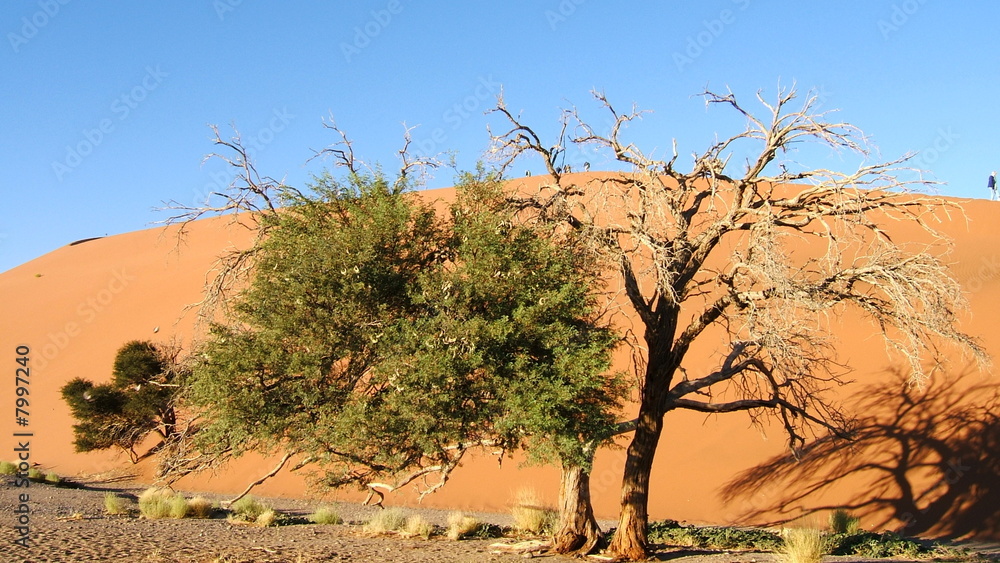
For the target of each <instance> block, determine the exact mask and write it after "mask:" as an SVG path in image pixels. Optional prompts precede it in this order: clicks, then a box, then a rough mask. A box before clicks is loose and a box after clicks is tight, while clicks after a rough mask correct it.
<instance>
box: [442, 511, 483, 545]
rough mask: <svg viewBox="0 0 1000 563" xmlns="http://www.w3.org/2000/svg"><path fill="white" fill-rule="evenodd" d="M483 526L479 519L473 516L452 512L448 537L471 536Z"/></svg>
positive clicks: (457, 538)
mask: <svg viewBox="0 0 1000 563" xmlns="http://www.w3.org/2000/svg"><path fill="white" fill-rule="evenodd" d="M481 526H482V524H480V522H479V520H476V519H475V518H473V517H472V516H466V515H465V514H462V513H461V512H452V513H451V514H449V515H448V539H451V540H460V539H462V538H465V537H468V536H471V535H473V534H475V533H476V532H477V531H479V528H480V527H481Z"/></svg>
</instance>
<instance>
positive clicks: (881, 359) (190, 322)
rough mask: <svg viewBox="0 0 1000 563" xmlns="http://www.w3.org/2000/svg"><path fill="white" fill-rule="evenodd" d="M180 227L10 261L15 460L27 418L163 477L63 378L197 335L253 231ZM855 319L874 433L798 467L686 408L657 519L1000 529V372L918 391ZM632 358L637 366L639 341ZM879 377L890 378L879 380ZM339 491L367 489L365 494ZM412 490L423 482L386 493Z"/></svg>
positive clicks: (5, 453) (457, 494) (997, 534)
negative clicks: (68, 389)
mask: <svg viewBox="0 0 1000 563" xmlns="http://www.w3.org/2000/svg"><path fill="white" fill-rule="evenodd" d="M580 176H581V177H582V176H583V175H580ZM581 179H582V178H581ZM538 181H540V178H524V179H520V180H518V183H525V184H529V183H534V182H538ZM450 195H451V192H450V191H448V190H443V191H437V192H428V196H429V197H441V198H445V199H447V198H448V197H450ZM963 204H964V206H965V210H966V213H967V216H968V220H967V221H966V219H965V218H961V219H960V218H955V219H954V220H953V221H952V222H949V223H946V224H942V225H940V228H941V230H942V231H943V232H945V233H947V234H948V235H950V236H951V237H953V238H954V240H955V243H956V249H955V252H954V254H953V255H952V256H951V257H950V260H952V261H953V262H954V266H953V271H954V274H955V276H956V277H957V278H958V279H959V281H960V282H962V284H963V287H964V288H965V289H966V290H967V291H968V293H969V299H970V302H971V306H972V314H971V315H970V316H969V318H968V319H967V321H966V326H965V328H966V330H967V331H968V332H970V333H971V334H973V335H976V336H978V337H980V338H981V339H982V340H983V342H984V344H985V346H986V347H987V349H988V350H990V351H1000V339H998V331H1000V318H998V317H997V315H995V313H994V307H995V306H996V304H997V303H1000V251H998V250H996V246H995V245H996V242H997V241H1000V221H998V220H997V219H998V218H1000V204H998V203H991V202H987V201H967V202H963ZM175 232H176V229H174V228H157V229H149V230H144V231H137V232H133V233H126V234H122V235H117V236H111V237H106V238H100V239H94V240H87V241H82V242H80V243H78V244H74V245H69V246H66V247H63V248H60V249H58V250H56V251H54V252H51V253H49V254H46V255H44V256H41V257H39V258H37V259H35V260H32V261H31V262H28V263H26V264H23V265H21V266H19V267H17V268H14V269H12V270H10V271H7V272H5V273H3V274H0V312H2V315H3V324H2V325H0V362H3V364H4V365H6V366H7V369H8V371H7V373H8V377H7V378H6V380H5V383H3V384H2V385H0V405H2V406H3V408H2V409H0V410H3V411H4V412H5V413H6V414H5V415H3V416H4V422H3V423H2V425H0V428H2V429H3V430H2V433H0V459H11V460H13V459H14V458H15V457H16V453H15V451H14V449H15V448H16V447H17V445H18V442H19V441H23V439H24V438H18V437H15V436H14V433H15V432H19V431H23V432H30V433H31V434H32V436H31V437H30V450H31V451H30V457H31V461H32V462H34V463H40V464H42V465H43V466H44V467H45V468H46V469H51V470H54V471H56V472H58V473H60V474H62V475H67V476H76V475H85V474H94V473H100V472H105V471H111V470H121V469H126V470H129V471H134V472H136V473H137V474H138V475H139V476H140V477H142V478H145V479H149V478H150V474H151V469H150V467H149V466H148V465H149V464H148V462H144V463H141V464H140V465H139V466H136V467H134V468H133V467H132V466H131V464H130V463H129V462H128V459H127V458H126V457H124V456H121V455H117V454H114V453H110V452H101V453H90V454H78V453H75V452H74V451H73V447H72V429H71V425H72V423H73V421H72V419H71V418H70V416H69V413H68V410H67V408H66V406H65V405H64V404H63V402H62V400H61V399H60V397H59V388H60V387H61V386H62V385H63V384H64V383H65V382H66V381H68V380H69V379H71V378H73V377H77V376H80V377H85V378H89V379H92V380H96V381H104V380H106V379H108V378H109V377H110V369H111V363H112V360H113V357H114V354H115V352H116V350H117V349H118V347H119V346H120V345H121V344H122V343H124V342H125V341H127V340H131V339H151V340H154V341H160V342H166V341H169V340H171V339H177V340H178V341H179V342H180V343H182V344H183V345H184V346H185V347H187V346H190V344H191V341H192V338H193V337H194V336H195V335H194V334H193V326H194V313H193V312H189V313H187V314H184V312H183V311H184V307H185V306H186V305H188V304H191V303H194V302H196V301H198V299H199V297H200V294H201V289H202V287H203V283H204V280H205V277H206V273H207V272H208V271H209V269H210V268H211V266H212V264H213V262H214V260H215V259H216V257H217V256H218V255H219V254H220V253H221V252H222V251H223V250H225V249H226V248H227V247H231V246H234V245H245V244H247V243H248V241H249V240H250V234H249V233H248V232H247V231H246V230H244V229H242V228H240V227H238V226H234V225H233V224H231V223H230V222H229V221H228V219H225V218H214V219H208V220H204V221H200V222H198V223H196V224H194V225H193V226H192V228H191V232H190V236H189V237H188V239H187V242H186V244H182V245H180V246H179V247H178V246H177V244H176V237H175V236H174V234H175ZM904 235H906V236H910V235H912V236H916V235H915V233H912V232H911V233H904ZM839 332H840V336H841V338H842V347H841V356H842V359H843V360H845V361H847V362H849V363H850V364H851V366H852V367H853V368H855V370H856V371H855V373H854V374H853V377H854V378H855V379H856V380H857V381H856V382H855V383H852V384H851V385H849V386H847V387H846V388H845V389H844V390H843V396H844V397H845V398H847V399H846V400H847V402H848V403H849V404H852V405H860V407H859V412H860V414H862V415H863V417H862V418H863V420H862V422H863V423H864V425H865V426H864V427H863V430H864V431H865V432H864V434H863V436H864V440H863V441H862V442H861V443H859V444H858V445H857V447H856V448H855V449H854V450H850V449H840V448H837V447H832V446H831V447H829V448H827V449H828V450H829V451H827V450H824V453H826V454H827V457H826V458H825V459H827V460H828V461H826V462H824V463H816V462H815V459H816V458H810V457H808V456H807V457H806V459H805V460H804V461H803V462H802V463H797V464H795V463H791V464H790V463H787V460H784V459H782V456H783V455H784V453H785V442H784V437H783V435H782V433H781V431H780V429H779V428H777V427H773V428H764V429H759V428H755V427H753V426H751V425H750V424H749V421H748V419H747V418H746V417H745V416H742V415H738V414H737V415H726V416H722V417H706V416H704V415H700V414H695V413H687V412H676V413H671V414H668V419H667V426H666V430H665V431H664V437H663V440H662V443H661V445H660V449H659V451H658V452H657V462H656V465H655V469H654V477H653V483H652V494H651V497H650V514H651V516H652V517H653V518H674V519H677V520H688V521H693V522H703V523H733V522H744V523H768V522H774V521H777V520H784V519H789V518H794V517H799V516H804V517H805V518H807V520H808V519H810V518H811V519H812V521H813V522H816V523H821V522H823V521H825V517H826V510H827V508H829V507H836V506H851V507H854V510H855V512H857V513H858V514H861V515H863V516H864V518H863V521H862V523H863V525H865V526H868V527H877V528H883V527H890V528H902V527H905V528H906V530H907V531H908V532H919V533H924V534H930V535H970V536H978V537H984V538H993V539H1000V515H998V510H1000V509H998V508H997V507H1000V462H998V461H997V459H996V458H995V455H996V452H997V451H1000V447H998V446H1000V425H998V424H997V420H996V419H995V417H996V416H997V413H998V412H1000V411H997V410H996V407H997V406H998V405H1000V402H997V401H996V399H997V396H998V395H1000V381H997V380H995V379H994V378H992V377H991V376H990V375H989V374H982V373H979V372H977V371H975V370H972V369H971V368H970V369H969V370H966V369H965V366H964V365H963V364H961V362H957V365H954V366H949V368H948V369H947V370H946V371H945V372H943V373H938V374H937V378H938V379H937V380H936V381H937V383H935V385H934V386H933V387H932V388H931V392H929V393H927V394H926V395H921V394H920V393H919V392H917V391H912V392H910V393H909V394H907V393H906V392H904V391H905V390H906V388H905V386H903V385H902V384H901V383H900V382H899V380H898V378H896V377H895V376H894V375H893V373H892V371H893V369H894V368H896V367H897V366H895V365H894V364H893V363H891V361H890V360H889V359H888V357H887V356H886V353H885V350H884V347H883V345H882V343H881V340H880V339H879V338H878V337H877V336H876V335H875V333H874V331H873V329H872V327H870V326H868V325H866V324H863V323H860V322H858V321H855V320H851V319H844V320H842V321H841V326H840V329H839ZM22 345H23V346H28V347H30V349H31V367H32V371H31V375H30V385H29V386H30V396H29V398H30V406H29V408H28V410H29V412H30V424H29V426H26V427H18V426H16V425H15V416H14V409H15V405H14V401H15V387H16V386H15V378H14V377H13V375H14V371H15V368H16V367H17V366H16V364H15V358H16V347H18V346H22ZM713 352H714V350H713V349H712V348H711V346H709V345H706V346H705V347H704V348H703V349H700V350H698V351H696V352H695V353H697V354H701V355H702V357H704V358H705V360H704V367H705V368H706V369H707V368H708V367H709V366H711V365H713V363H714V359H713ZM693 357H695V356H693ZM618 363H619V366H618V367H620V368H623V369H624V368H627V358H626V355H625V354H624V353H622V354H620V357H619V362H618ZM698 367H699V366H697V365H693V366H689V369H692V368H694V369H697V368H698ZM970 370H971V371H970ZM876 384H880V386H879V387H878V388H877V389H876V388H874V387H871V386H872V385H876ZM990 401H994V402H993V403H991V402H990ZM990 407H993V410H992V411H991V410H990ZM896 430H898V431H896ZM624 443H625V442H622V444H624ZM623 459H624V452H623V450H622V449H620V448H619V449H613V450H606V451H602V452H600V453H599V454H598V459H597V461H596V466H595V468H594V472H593V479H592V484H593V495H594V502H595V508H596V511H597V514H598V517H599V518H615V517H616V516H617V504H618V489H617V487H618V483H619V481H620V478H621V470H622V467H623ZM273 463H274V460H273V459H265V458H259V457H255V458H247V459H244V460H241V461H240V462H238V463H236V464H233V466H232V467H229V468H227V469H225V470H223V471H221V472H220V473H218V474H216V475H203V476H199V477H196V478H188V479H186V480H184V481H182V482H181V483H180V485H179V487H180V488H183V489H189V490H194V489H208V490H214V491H226V492H237V491H239V490H242V488H243V487H244V486H245V484H246V483H247V482H249V481H251V480H253V479H254V478H256V477H258V476H260V475H263V474H264V473H266V472H267V471H269V470H270V469H271V466H272V465H273ZM765 464H769V465H765ZM755 468H758V469H757V471H756V472H755V471H754V469H755ZM557 485H558V472H557V471H556V470H555V469H553V468H547V467H546V468H540V467H527V468H525V467H522V466H521V465H520V463H519V462H518V460H516V459H515V460H509V459H508V460H504V462H503V464H502V465H499V464H498V463H497V460H496V459H494V458H492V457H491V456H489V455H488V454H483V455H481V456H479V457H478V458H476V459H474V460H471V461H469V462H468V463H466V464H465V465H464V466H463V467H462V468H461V469H460V470H459V471H457V472H456V473H455V474H454V477H453V480H452V482H451V483H449V484H448V486H446V487H445V488H444V489H442V490H441V491H439V492H438V493H435V494H434V495H431V496H430V497H427V498H426V499H425V500H424V504H425V505H430V506H435V507H450V508H458V509H477V510H491V511H498V510H506V507H507V506H508V505H509V502H510V500H511V498H512V497H513V495H514V492H515V491H516V490H517V489H518V488H521V487H533V488H535V489H537V490H538V491H539V492H540V493H542V496H543V498H544V499H545V500H546V501H548V502H550V503H552V504H554V503H555V500H556V498H555V496H556V494H557V493H556V489H557ZM259 491H260V492H261V494H268V495H305V494H312V493H307V490H306V485H305V479H304V477H303V476H300V475H294V474H293V475H290V474H282V475H279V476H278V477H277V478H275V479H272V480H270V481H268V482H267V483H265V484H264V485H263V486H261V487H260V489H259ZM332 496H333V497H334V498H344V499H347V498H358V493H357V492H356V491H341V492H334V493H332ZM413 501H414V497H413V496H412V495H409V494H401V495H398V496H395V497H393V496H390V497H389V499H388V502H389V503H409V502H413ZM6 518H8V517H7V516H2V517H0V521H3V519H6Z"/></svg>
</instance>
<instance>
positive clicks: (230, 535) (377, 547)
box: [0, 478, 1000, 563]
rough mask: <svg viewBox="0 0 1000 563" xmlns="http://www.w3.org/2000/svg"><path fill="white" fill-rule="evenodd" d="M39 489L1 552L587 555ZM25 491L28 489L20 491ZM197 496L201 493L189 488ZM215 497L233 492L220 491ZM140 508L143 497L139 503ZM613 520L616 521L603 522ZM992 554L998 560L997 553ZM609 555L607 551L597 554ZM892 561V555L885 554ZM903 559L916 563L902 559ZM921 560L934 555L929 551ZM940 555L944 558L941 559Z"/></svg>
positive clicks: (62, 557) (285, 558)
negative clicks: (19, 539)
mask: <svg viewBox="0 0 1000 563" xmlns="http://www.w3.org/2000/svg"><path fill="white" fill-rule="evenodd" d="M29 489H30V491H31V499H32V504H31V510H32V513H31V524H30V527H31V533H30V536H29V537H30V542H29V546H28V547H27V548H24V547H21V546H18V545H14V544H13V543H12V536H13V535H14V534H13V530H11V529H9V528H7V529H4V530H3V536H4V540H3V542H2V544H0V560H2V561H5V562H6V561H10V562H15V561H17V562H21V561H24V562H59V563H71V562H81V563H82V562H93V561H127V562H141V563H175V562H176V563H181V562H183V563H188V562H191V563H194V562H198V563H202V562H206V563H207V562H219V563H279V562H280V563H284V562H313V561H401V562H403V561H405V562H423V563H446V562H447V563H451V562H479V561H482V562H496V563H501V562H504V561H509V562H513V561H518V560H523V559H525V558H526V557H527V558H532V559H543V560H545V561H551V562H553V563H556V562H561V561H565V562H569V561H580V559H579V558H572V557H567V556H559V555H552V554H547V553H545V552H544V551H534V552H533V553H532V554H531V555H530V556H526V555H525V554H523V553H517V552H514V553H504V552H501V550H500V549H499V548H498V547H497V544H508V545H512V546H514V545H517V544H519V543H524V542H531V541H536V542H537V541H544V538H526V537H520V538H517V537H504V538H489V539H463V540H459V541H453V540H449V539H447V538H445V537H442V536H441V535H437V536H433V537H432V538H431V539H427V540H425V539H421V538H407V537H403V536H400V535H381V536H373V535H371V534H367V533H365V532H364V531H363V530H362V526H361V523H362V522H364V521H365V520H367V519H368V518H370V517H371V515H372V514H373V513H374V512H376V511H378V510H380V509H379V508H377V507H373V506H362V505H360V504H357V503H338V504H337V505H336V509H337V511H338V513H339V514H340V515H341V517H342V518H343V519H344V524H341V525H317V524H311V523H306V522H305V521H304V520H305V517H306V516H307V515H308V514H310V513H311V512H313V511H314V510H315V509H316V507H317V503H316V502H310V501H304V500H295V499H264V501H265V502H266V503H268V504H270V505H272V506H273V507H274V508H276V509H278V510H279V511H281V512H282V513H283V514H286V515H287V516H289V517H290V518H292V519H295V520H296V522H297V523H293V524H287V525H281V526H273V527H266V528H264V527H257V526H251V525H247V524H237V523H232V522H229V521H227V520H226V519H225V517H223V516H217V517H213V518H210V519H193V518H186V519H183V520H173V519H162V520H149V519H145V518H141V517H138V516H137V515H136V514H134V513H133V514H130V515H108V514H106V513H105V509H104V503H103V500H104V495H105V493H107V492H109V491H111V492H114V493H116V494H118V495H120V496H123V497H126V498H130V499H133V500H134V498H135V497H137V496H138V495H139V494H140V493H141V492H142V490H143V489H144V485H142V484H138V483H131V482H121V481H117V482H116V481H111V482H107V481H104V482H102V481H99V480H95V481H92V482H90V483H87V484H84V486H82V487H80V488H69V487H55V486H50V485H42V484H33V485H32V486H31V487H29ZM14 490H15V489H14V488H13V480H12V479H10V478H7V479H5V481H4V483H3V486H2V487H0V492H2V493H3V496H2V498H3V501H2V502H0V510H2V511H4V512H5V513H10V512H11V511H13V510H14V509H15V506H14V504H13V502H12V501H11V499H13V498H15V495H14V493H13V492H14ZM17 491H18V492H20V491H23V489H18V490H17ZM188 496H193V495H192V494H191V493H188ZM213 498H214V500H221V499H222V498H223V497H222V496H220V495H215V496H214V497H213ZM131 506H132V507H133V508H134V503H132V504H131ZM406 512H407V514H420V515H422V516H423V517H424V518H426V519H427V520H428V521H429V522H431V523H433V524H435V525H437V526H441V527H444V526H446V521H447V516H448V514H449V511H445V510H438V509H416V508H409V509H407V510H406ZM469 514H470V515H472V516H475V517H476V518H477V519H479V520H480V521H482V522H489V523H492V524H495V525H497V526H509V525H510V524H511V518H510V516H509V515H504V514H495V513H469ZM603 524H605V525H606V524H607V523H603ZM974 547H975V548H976V549H977V550H978V551H979V552H981V553H982V554H983V558H981V559H979V560H980V561H986V560H990V559H992V560H1000V546H997V545H979V544H977V545H974ZM988 558H990V559H988ZM591 560H593V561H602V560H606V559H598V558H594V559H591ZM652 560H654V561H675V562H678V563H723V562H725V563H769V562H778V561H780V560H781V559H780V558H779V557H778V556H777V555H775V554H770V553H758V552H713V551H706V550H697V549H689V548H683V547H672V546H658V549H657V550H656V552H655V554H654V555H653V556H652ZM824 561H828V562H837V561H842V562H858V561H878V560H865V559H854V558H847V557H826V558H825V559H824ZM882 561H886V560H882ZM891 561H893V562H902V561H906V560H905V559H898V558H897V559H892V560H891ZM919 561H928V560H927V559H923V560H919ZM939 561H940V559H939Z"/></svg>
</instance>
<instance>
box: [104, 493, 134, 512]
mask: <svg viewBox="0 0 1000 563" xmlns="http://www.w3.org/2000/svg"><path fill="white" fill-rule="evenodd" d="M104 512H105V513H106V514H111V515H115V516H117V515H121V514H128V513H129V509H128V506H127V504H126V499H125V498H124V497H121V496H118V494H117V493H113V492H111V491H108V492H106V493H104Z"/></svg>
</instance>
